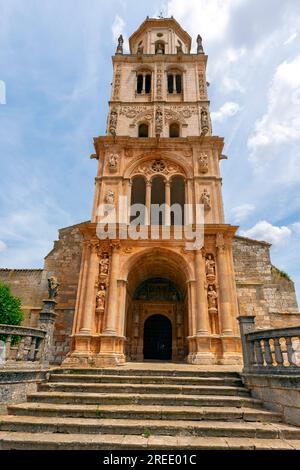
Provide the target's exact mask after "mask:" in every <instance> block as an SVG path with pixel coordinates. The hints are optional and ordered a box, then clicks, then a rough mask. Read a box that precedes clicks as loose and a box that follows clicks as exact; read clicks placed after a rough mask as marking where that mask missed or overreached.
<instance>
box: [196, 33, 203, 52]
mask: <svg viewBox="0 0 300 470" xmlns="http://www.w3.org/2000/svg"><path fill="white" fill-rule="evenodd" d="M197 54H204V50H203V45H202V37H201V36H200V34H198V36H197Z"/></svg>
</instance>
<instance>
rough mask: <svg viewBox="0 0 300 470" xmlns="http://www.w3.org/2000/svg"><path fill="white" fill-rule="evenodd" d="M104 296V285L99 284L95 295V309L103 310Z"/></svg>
mask: <svg viewBox="0 0 300 470" xmlns="http://www.w3.org/2000/svg"><path fill="white" fill-rule="evenodd" d="M105 296H106V288H105V285H104V284H100V286H99V290H98V292H97V295H96V308H98V309H101V310H104V306H105Z"/></svg>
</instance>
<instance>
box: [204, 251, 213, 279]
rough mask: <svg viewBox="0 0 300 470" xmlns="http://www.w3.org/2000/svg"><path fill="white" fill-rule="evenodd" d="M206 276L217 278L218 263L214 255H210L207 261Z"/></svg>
mask: <svg viewBox="0 0 300 470" xmlns="http://www.w3.org/2000/svg"><path fill="white" fill-rule="evenodd" d="M205 267H206V274H207V275H208V276H215V274H216V263H215V260H214V258H213V255H208V256H207V258H206V261H205Z"/></svg>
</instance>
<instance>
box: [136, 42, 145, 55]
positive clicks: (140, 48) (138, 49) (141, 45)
mask: <svg viewBox="0 0 300 470" xmlns="http://www.w3.org/2000/svg"><path fill="white" fill-rule="evenodd" d="M143 52H144V48H143V44H142V43H140V44H139V45H138V48H137V54H138V55H142V54H143Z"/></svg>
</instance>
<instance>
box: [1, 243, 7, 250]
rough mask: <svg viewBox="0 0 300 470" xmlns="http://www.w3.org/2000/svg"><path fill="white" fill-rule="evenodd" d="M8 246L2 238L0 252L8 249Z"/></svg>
mask: <svg viewBox="0 0 300 470" xmlns="http://www.w3.org/2000/svg"><path fill="white" fill-rule="evenodd" d="M6 248H7V246H6V244H5V243H4V242H3V241H2V240H0V252H1V251H4V250H6Z"/></svg>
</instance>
